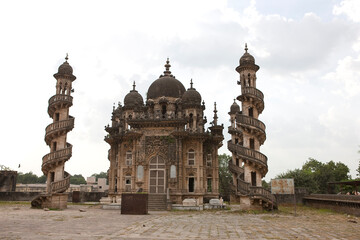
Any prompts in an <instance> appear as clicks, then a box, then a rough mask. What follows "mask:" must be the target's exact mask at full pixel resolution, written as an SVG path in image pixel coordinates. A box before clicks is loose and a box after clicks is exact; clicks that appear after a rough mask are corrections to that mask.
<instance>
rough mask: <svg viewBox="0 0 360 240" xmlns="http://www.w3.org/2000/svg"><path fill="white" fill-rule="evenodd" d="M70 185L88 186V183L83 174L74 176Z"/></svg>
mask: <svg viewBox="0 0 360 240" xmlns="http://www.w3.org/2000/svg"><path fill="white" fill-rule="evenodd" d="M70 184H77V185H78V184H86V181H85V178H84V177H83V176H82V175H81V174H74V175H73V176H71V177H70Z"/></svg>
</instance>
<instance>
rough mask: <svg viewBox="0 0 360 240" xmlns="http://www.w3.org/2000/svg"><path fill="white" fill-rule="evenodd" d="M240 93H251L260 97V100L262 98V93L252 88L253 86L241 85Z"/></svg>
mask: <svg viewBox="0 0 360 240" xmlns="http://www.w3.org/2000/svg"><path fill="white" fill-rule="evenodd" d="M241 94H242V95H253V96H255V97H257V98H260V99H261V100H264V94H263V93H262V92H261V91H260V90H258V89H256V88H254V87H243V88H242V89H241Z"/></svg>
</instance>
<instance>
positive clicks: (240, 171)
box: [229, 160, 244, 176]
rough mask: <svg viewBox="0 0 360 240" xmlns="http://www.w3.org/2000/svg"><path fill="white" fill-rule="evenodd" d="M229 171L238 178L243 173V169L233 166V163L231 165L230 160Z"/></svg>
mask: <svg viewBox="0 0 360 240" xmlns="http://www.w3.org/2000/svg"><path fill="white" fill-rule="evenodd" d="M229 170H230V172H232V173H235V174H237V175H238V176H239V175H240V174H243V173H244V168H242V167H239V166H237V165H236V164H233V163H232V160H230V161H229Z"/></svg>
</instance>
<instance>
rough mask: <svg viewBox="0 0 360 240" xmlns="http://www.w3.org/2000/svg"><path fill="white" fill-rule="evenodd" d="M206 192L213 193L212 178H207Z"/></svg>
mask: <svg viewBox="0 0 360 240" xmlns="http://www.w3.org/2000/svg"><path fill="white" fill-rule="evenodd" d="M206 191H207V192H212V177H211V176H208V177H207V186H206Z"/></svg>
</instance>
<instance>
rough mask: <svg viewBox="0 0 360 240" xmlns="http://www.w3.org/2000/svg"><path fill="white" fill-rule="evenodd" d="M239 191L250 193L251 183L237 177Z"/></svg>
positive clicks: (245, 193)
mask: <svg viewBox="0 0 360 240" xmlns="http://www.w3.org/2000/svg"><path fill="white" fill-rule="evenodd" d="M236 181H237V191H238V192H240V193H241V194H244V195H248V194H249V192H250V183H248V182H245V181H243V180H240V179H237V180H236Z"/></svg>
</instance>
